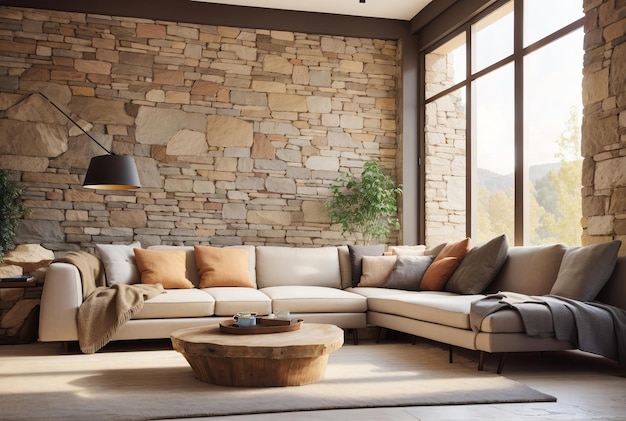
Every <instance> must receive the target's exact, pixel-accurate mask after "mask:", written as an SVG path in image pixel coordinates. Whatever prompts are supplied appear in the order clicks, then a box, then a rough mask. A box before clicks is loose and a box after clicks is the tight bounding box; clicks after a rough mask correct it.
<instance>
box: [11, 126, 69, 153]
mask: <svg viewBox="0 0 626 421" xmlns="http://www.w3.org/2000/svg"><path fill="white" fill-rule="evenodd" d="M66 150H67V131H66V129H65V127H64V126H60V125H57V124H47V123H30V122H24V121H19V120H6V119H3V120H0V154H3V155H4V154H6V155H22V156H40V157H48V158H54V157H56V156H59V155H60V154H62V153H63V152H65V151H66Z"/></svg>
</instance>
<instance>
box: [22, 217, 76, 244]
mask: <svg viewBox="0 0 626 421" xmlns="http://www.w3.org/2000/svg"><path fill="white" fill-rule="evenodd" d="M16 242H18V243H41V244H45V243H62V242H65V233H64V232H63V230H62V229H61V223H60V222H59V221H45V220H34V219H23V220H20V221H19V223H18V225H17V237H16Z"/></svg>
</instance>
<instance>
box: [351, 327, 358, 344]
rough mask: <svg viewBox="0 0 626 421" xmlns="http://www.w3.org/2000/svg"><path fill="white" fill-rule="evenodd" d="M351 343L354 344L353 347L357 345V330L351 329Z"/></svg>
mask: <svg viewBox="0 0 626 421" xmlns="http://www.w3.org/2000/svg"><path fill="white" fill-rule="evenodd" d="M352 341H353V342H354V344H355V345H358V344H359V330H358V329H352Z"/></svg>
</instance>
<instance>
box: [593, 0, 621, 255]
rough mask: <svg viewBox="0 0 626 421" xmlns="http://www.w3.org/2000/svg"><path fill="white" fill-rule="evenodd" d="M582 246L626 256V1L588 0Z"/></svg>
mask: <svg viewBox="0 0 626 421" xmlns="http://www.w3.org/2000/svg"><path fill="white" fill-rule="evenodd" d="M584 10H585V56H584V76H583V106H584V110H583V126H582V139H583V142H582V154H583V157H584V162H583V180H582V181H583V194H582V196H583V221H582V224H583V230H584V231H583V238H582V240H583V241H582V242H583V244H594V243H600V242H605V241H610V240H613V239H618V240H622V248H621V251H620V254H621V255H626V67H625V66H624V63H626V42H625V41H626V1H624V0H585V1H584Z"/></svg>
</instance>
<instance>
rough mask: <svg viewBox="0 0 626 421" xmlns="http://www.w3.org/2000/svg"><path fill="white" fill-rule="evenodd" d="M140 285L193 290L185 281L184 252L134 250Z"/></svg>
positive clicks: (186, 280)
mask: <svg viewBox="0 0 626 421" xmlns="http://www.w3.org/2000/svg"><path fill="white" fill-rule="evenodd" d="M134 252H135V260H136V261H137V267H138V268H139V272H140V273H141V283H142V284H161V285H163V288H165V289H185V288H193V284H192V283H191V281H190V280H189V279H187V268H186V266H185V263H186V255H185V250H145V249H134Z"/></svg>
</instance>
